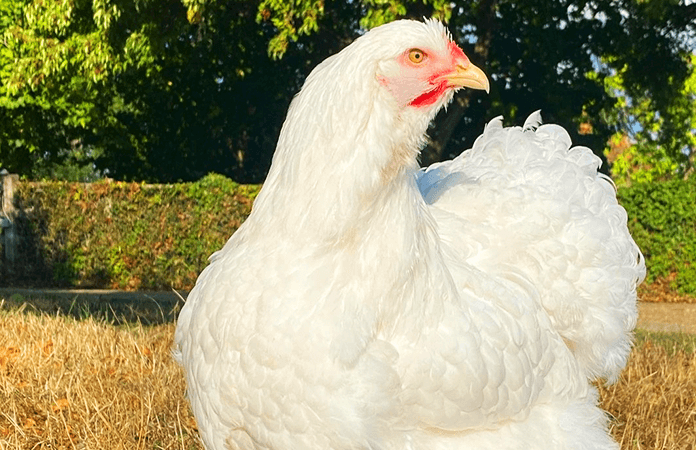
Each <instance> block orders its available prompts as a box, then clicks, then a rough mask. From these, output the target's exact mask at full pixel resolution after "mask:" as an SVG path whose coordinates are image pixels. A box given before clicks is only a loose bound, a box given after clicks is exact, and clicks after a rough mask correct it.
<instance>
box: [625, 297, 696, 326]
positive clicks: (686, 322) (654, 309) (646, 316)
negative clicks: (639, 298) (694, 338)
mask: <svg viewBox="0 0 696 450" xmlns="http://www.w3.org/2000/svg"><path fill="white" fill-rule="evenodd" d="M638 310H639V315H638V328H643V329H646V330H651V331H683V332H685V333H696V303H663V302H659V303H656V302H640V303H639V304H638Z"/></svg>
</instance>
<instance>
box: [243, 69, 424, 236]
mask: <svg viewBox="0 0 696 450" xmlns="http://www.w3.org/2000/svg"><path fill="white" fill-rule="evenodd" d="M368 80H369V81H372V82H370V83H363V84H362V85H359V84H356V83H353V84H352V85H350V84H349V83H340V82H339V83H337V84H336V85H334V86H331V87H326V86H320V85H319V83H318V82H317V80H316V79H312V78H311V77H310V78H308V80H307V83H306V84H305V87H304V88H303V90H302V92H301V93H300V95H298V97H297V98H296V99H295V100H294V101H293V103H292V105H291V106H290V109H289V111H288V116H287V118H286V121H285V124H284V125H283V129H282V130H281V134H280V138H279V141H278V146H277V148H276V152H275V154H274V157H273V163H272V166H271V169H270V172H269V175H268V178H267V180H266V183H265V184H264V187H263V189H262V191H261V193H260V194H259V197H258V198H257V200H256V203H255V205H254V212H253V213H252V217H250V219H254V220H261V221H264V222H265V223H266V224H271V223H277V224H278V225H280V226H282V227H284V228H285V231H287V232H288V233H289V234H291V235H292V234H295V233H298V234H300V235H301V234H306V235H307V236H308V237H309V238H310V239H316V238H318V237H321V236H323V237H324V238H326V239H340V237H339V236H341V235H342V234H345V233H348V231H347V229H349V228H353V225H352V224H353V223H354V222H355V221H356V220H359V218H360V217H361V216H363V215H364V214H365V210H366V209H368V208H381V207H382V205H379V204H378V203H379V202H386V201H391V202H394V201H408V198H407V196H404V195H403V194H404V191H403V189H398V188H395V187H394V185H395V184H397V185H398V184H404V183H406V184H413V183H412V179H413V175H414V172H415V171H416V170H417V169H418V164H417V156H418V153H419V151H420V149H421V146H422V144H423V140H424V134H425V129H426V128H427V125H428V123H429V121H430V117H424V115H423V114H420V113H419V111H415V110H413V109H410V108H407V109H401V110H399V109H397V108H396V105H395V104H394V101H393V99H392V98H391V97H389V94H388V93H387V92H386V91H385V90H383V89H380V86H379V85H378V83H376V82H374V81H375V80H370V79H369V78H368ZM345 99H349V101H346V100H345ZM368 99H372V101H367V100H368ZM413 186H414V189H415V190H416V193H417V188H415V185H413ZM390 193H393V196H394V198H387V197H388V195H386V196H385V194H390ZM411 194H412V195H413V194H415V193H413V192H411ZM418 195H419V194H418ZM254 216H257V217H254Z"/></svg>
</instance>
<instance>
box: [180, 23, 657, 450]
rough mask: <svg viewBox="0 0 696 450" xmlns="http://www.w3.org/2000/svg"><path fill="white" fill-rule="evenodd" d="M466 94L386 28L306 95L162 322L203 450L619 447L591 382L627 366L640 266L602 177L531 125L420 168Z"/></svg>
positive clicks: (425, 35) (438, 35) (448, 62)
mask: <svg viewBox="0 0 696 450" xmlns="http://www.w3.org/2000/svg"><path fill="white" fill-rule="evenodd" d="M414 50H417V52H421V55H420V56H423V57H424V60H423V61H421V60H420V59H418V58H419V55H417V54H415V53H413V52H414ZM414 61H415V62H414ZM480 75H481V74H480V71H478V69H476V68H475V67H473V66H471V65H470V64H469V62H468V59H466V56H465V55H464V54H463V53H462V52H461V50H459V49H458V48H457V47H456V46H455V45H454V44H452V43H451V41H450V38H449V35H448V33H447V31H446V30H445V28H444V27H443V26H442V25H440V24H439V23H438V22H434V21H427V22H426V23H419V22H412V21H399V22H393V23H391V24H388V25H385V26H382V27H379V28H376V29H374V30H372V31H370V32H369V33H367V34H365V35H364V36H362V37H361V38H359V39H357V40H356V41H355V42H354V43H353V44H351V45H350V46H348V47H347V48H346V49H344V50H343V51H341V52H340V53H338V54H337V55H334V56H333V57H331V58H329V59H327V60H326V61H324V62H323V63H321V64H320V65H319V66H317V68H316V69H315V70H314V71H313V72H312V73H311V74H310V76H309V77H308V78H307V81H306V83H305V85H304V87H303V88H302V91H301V92H300V94H298V96H297V97H296V98H295V99H294V100H293V102H292V104H291V106H290V110H289V111H288V116H287V118H286V122H285V124H284V126H283V129H282V131H281V136H280V139H279V142H278V147H277V149H276V153H275V155H274V160H273V164H272V167H271V170H270V172H269V175H268V178H267V180H266V183H265V184H264V187H263V189H262V191H261V193H260V195H259V197H258V198H257V200H256V202H255V204H254V209H253V212H252V214H251V215H250V217H249V218H248V219H247V221H246V222H245V223H244V224H243V225H242V226H241V227H240V229H239V230H238V231H237V232H236V233H235V234H234V236H232V238H231V239H230V240H229V241H228V243H227V244H226V245H225V247H224V248H223V249H222V250H220V251H219V252H217V253H215V254H214V255H213V256H212V257H211V264H210V265H209V266H208V267H207V268H206V269H205V270H204V271H203V273H202V274H201V276H200V278H199V279H198V282H197V284H196V287H195V288H194V289H193V291H191V293H190V295H189V297H188V300H187V302H186V304H185V306H184V308H183V309H182V311H181V314H180V317H179V322H178V326H177V330H176V336H175V344H176V349H175V355H176V357H177V359H178V360H179V361H180V362H181V363H182V365H183V366H184V369H185V375H186V379H187V382H188V387H189V390H188V396H189V399H190V402H191V405H192V408H193V411H194V414H195V416H196V419H197V421H198V425H199V429H200V432H201V436H202V439H203V442H204V444H205V446H206V448H207V449H209V450H223V449H233V450H234V449H243V450H247V449H277V450H280V449H372V450H377V449H379V450H392V449H394V450H395V449H413V450H420V449H427V450H438V449H442V450H445V449H490V448H496V449H525V450H530V449H559V450H560V449H616V448H618V446H617V444H616V443H615V442H614V441H613V440H612V439H611V437H610V436H609V434H608V432H607V426H606V422H607V419H606V417H605V414H604V413H603V412H602V411H601V410H600V409H599V408H598V407H597V406H596V403H597V394H596V392H595V390H594V389H593V388H592V387H591V385H590V383H589V382H590V380H592V379H594V378H596V377H604V378H607V379H608V380H610V381H611V380H614V379H615V378H616V376H617V375H618V373H619V372H620V370H621V369H622V367H623V366H624V364H625V362H626V358H627V356H628V353H629V351H630V347H631V331H632V329H633V327H634V325H635V321H636V315H637V312H636V304H635V301H636V285H637V284H638V283H639V282H640V280H641V279H642V277H643V276H644V272H645V266H644V263H643V260H642V256H641V254H640V252H639V250H638V248H637V247H636V245H635V243H634V242H633V240H632V239H631V237H630V235H629V234H628V231H627V228H626V213H625V211H624V210H623V209H622V208H621V207H620V206H619V205H618V204H617V202H616V196H615V192H614V188H613V185H612V184H611V182H610V181H609V180H608V179H606V178H605V177H604V176H602V175H599V174H598V173H597V169H598V167H599V163H600V162H599V159H598V158H597V157H596V156H594V155H593V154H592V152H591V151H590V150H589V149H586V148H581V147H575V148H571V143H570V139H569V137H568V134H567V133H566V132H565V131H564V130H563V129H562V128H560V127H558V126H554V125H542V126H539V123H540V118H539V116H538V114H535V115H532V116H531V117H530V119H529V120H528V123H526V124H525V126H524V127H523V128H503V127H502V125H501V121H500V120H499V119H495V120H493V121H492V122H491V123H490V124H489V125H488V126H487V127H486V130H485V131H484V133H483V135H482V136H481V137H480V138H479V139H478V140H477V141H476V144H475V145H474V148H473V149H471V150H468V151H466V152H464V153H462V154H461V155H460V156H459V157H457V158H456V159H454V160H452V161H448V162H445V163H441V164H437V165H434V166H431V167H430V168H428V169H427V170H423V171H419V170H418V166H417V162H416V158H417V155H418V151H419V150H420V148H421V146H422V143H423V140H424V135H425V131H426V128H427V126H428V123H429V122H430V121H431V120H432V118H433V117H434V115H435V113H436V112H437V111H438V110H439V109H440V108H441V107H442V106H443V105H445V104H446V103H447V102H449V101H450V99H451V97H452V93H453V92H454V91H455V90H456V89H458V88H460V87H463V86H466V87H474V88H486V87H487V84H486V83H487V81H486V82H483V81H482V80H481V79H480V78H479V77H480Z"/></svg>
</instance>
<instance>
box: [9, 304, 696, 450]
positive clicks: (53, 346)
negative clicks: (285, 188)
mask: <svg viewBox="0 0 696 450" xmlns="http://www.w3.org/2000/svg"><path fill="white" fill-rule="evenodd" d="M0 309H2V308H1V307H0ZM173 333H174V325H173V324H171V323H169V324H164V325H156V326H148V327H145V326H141V325H138V324H128V325H118V326H116V325H111V324H109V323H106V322H104V321H101V320H96V319H93V318H91V317H86V318H83V319H81V320H76V319H72V318H69V317H65V316H55V315H53V316H51V315H46V314H40V313H33V312H29V311H27V310H21V309H19V310H17V309H13V310H10V311H8V310H7V309H5V310H2V311H0V450H5V449H7V450H10V449H12V450H14V449H109V450H118V449H124V450H125V449H128V450H131V449H185V450H197V449H198V450H202V446H201V445H200V443H199V442H198V440H197V437H196V426H195V421H194V419H193V417H192V415H191V413H190V411H189V409H188V405H187V403H186V401H185V399H184V390H185V386H184V381H183V377H182V373H181V371H180V369H179V367H178V366H177V365H176V364H175V363H174V362H173V361H172V360H171V357H170V348H171V342H172V336H173ZM600 392H601V395H602V401H603V407H604V408H605V409H606V410H607V411H608V412H609V413H610V414H611V415H612V416H613V418H614V419H613V428H612V432H613V433H614V435H615V436H616V438H617V440H618V441H619V442H621V448H622V449H624V450H628V449H661V450H677V449H690V448H696V425H695V424H696V394H695V393H696V336H694V335H688V334H683V333H654V332H646V331H638V332H637V333H636V348H635V350H634V352H633V354H632V356H631V358H630V361H629V363H628V366H627V368H626V370H625V371H624V372H623V374H622V376H621V379H620V381H619V382H618V383H617V384H616V385H614V386H610V387H600Z"/></svg>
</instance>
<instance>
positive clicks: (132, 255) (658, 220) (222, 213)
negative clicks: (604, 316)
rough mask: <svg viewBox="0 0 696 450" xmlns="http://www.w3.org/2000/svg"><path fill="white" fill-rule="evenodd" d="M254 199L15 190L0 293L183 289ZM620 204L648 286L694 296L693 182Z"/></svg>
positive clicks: (59, 185)
mask: <svg viewBox="0 0 696 450" xmlns="http://www.w3.org/2000/svg"><path fill="white" fill-rule="evenodd" d="M258 190H259V186H246V185H239V184H236V183H234V182H232V181H230V180H229V179H227V178H225V177H223V176H221V175H209V176H207V177H205V178H203V179H202V180H200V181H198V182H196V183H182V184H174V185H144V184H137V183H122V182H112V181H101V182H98V183H93V184H80V183H65V182H41V183H27V182H22V183H20V185H19V189H18V195H17V198H16V203H17V206H18V207H19V209H20V211H21V214H20V216H19V217H18V218H17V223H18V225H19V229H20V231H21V234H22V236H21V238H22V239H21V242H23V244H24V245H23V246H22V247H21V249H20V250H21V251H20V260H21V261H20V265H19V269H20V270H18V271H17V272H16V273H14V274H12V276H11V277H10V276H3V277H2V280H3V281H2V283H0V284H2V285H5V286H7V285H10V284H14V285H21V286H54V287H55V286H77V287H101V288H106V287H113V288H120V289H170V288H176V289H190V288H191V287H192V286H193V284H194V283H195V280H196V277H197V275H198V273H199V272H200V271H201V270H202V269H203V268H204V267H205V266H206V264H207V258H208V256H209V255H210V254H211V253H213V252H214V251H216V250H218V249H219V248H220V247H221V246H222V245H223V244H224V243H225V241H226V240H227V239H228V238H229V236H230V235H231V234H232V233H233V232H234V231H235V230H236V229H237V227H239V225H240V224H241V223H242V222H243V221H244V219H245V218H246V217H247V216H248V214H249V212H250V210H251V204H252V202H253V199H254V198H255V197H256V194H257V193H258ZM619 199H620V201H621V204H622V205H623V206H624V207H625V208H626V210H627V211H628V216H629V228H630V229H631V232H632V234H633V236H634V238H635V239H636V242H637V243H638V245H639V246H640V248H641V250H642V251H643V253H644V255H645V257H646V261H647V265H648V279H647V281H648V282H649V283H651V282H655V281H658V280H661V281H663V282H664V281H665V280H666V281H667V282H668V283H669V285H670V287H671V288H672V289H674V290H675V291H676V292H679V293H681V294H686V295H696V177H692V178H691V179H690V180H688V181H682V180H672V181H667V182H655V183H646V184H637V185H634V186H631V187H628V188H621V189H619ZM4 269H5V268H3V270H4ZM5 272H6V270H5ZM4 275H7V274H4Z"/></svg>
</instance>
